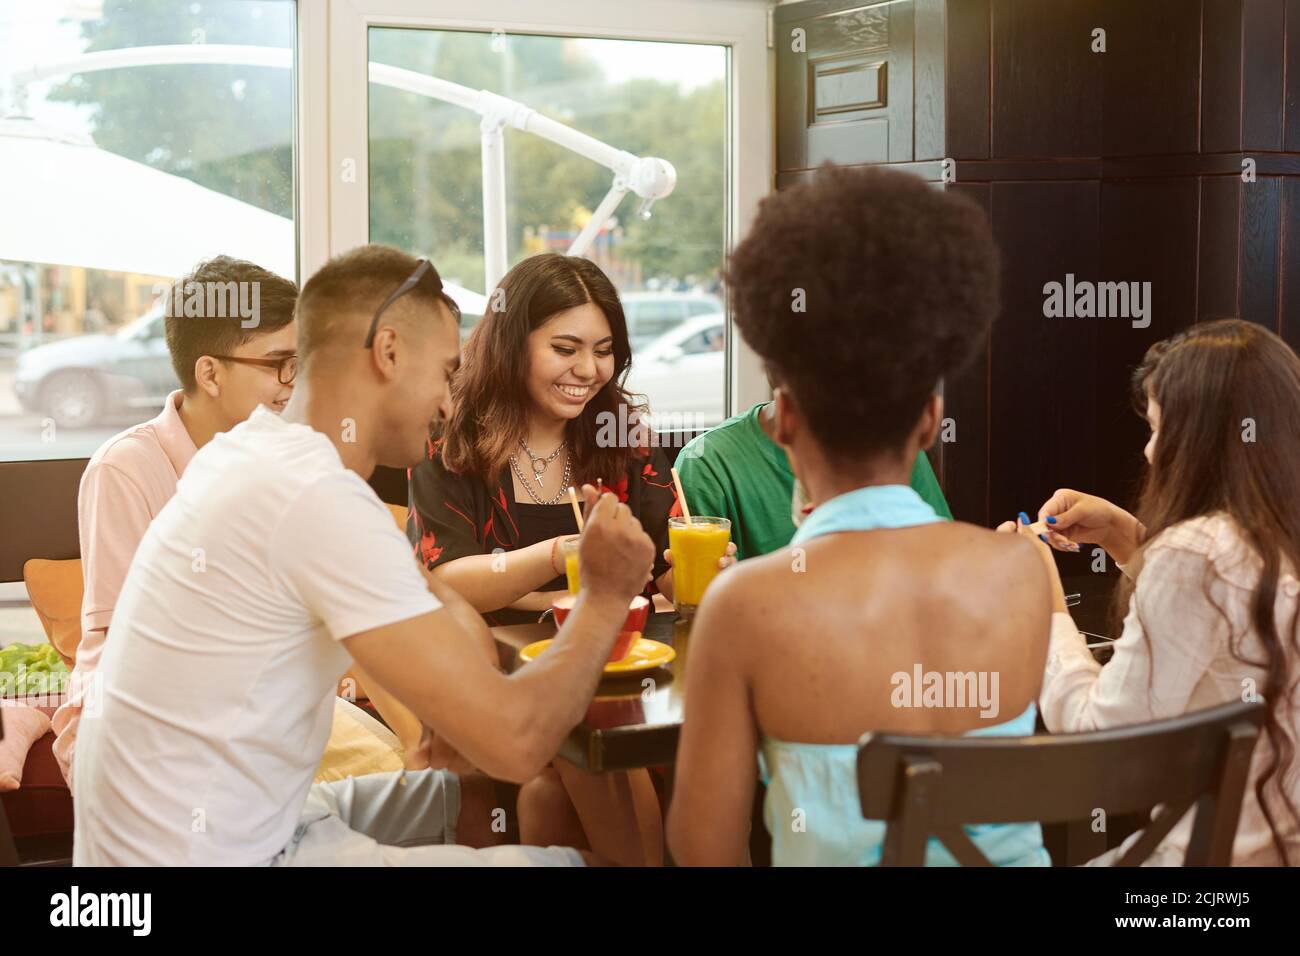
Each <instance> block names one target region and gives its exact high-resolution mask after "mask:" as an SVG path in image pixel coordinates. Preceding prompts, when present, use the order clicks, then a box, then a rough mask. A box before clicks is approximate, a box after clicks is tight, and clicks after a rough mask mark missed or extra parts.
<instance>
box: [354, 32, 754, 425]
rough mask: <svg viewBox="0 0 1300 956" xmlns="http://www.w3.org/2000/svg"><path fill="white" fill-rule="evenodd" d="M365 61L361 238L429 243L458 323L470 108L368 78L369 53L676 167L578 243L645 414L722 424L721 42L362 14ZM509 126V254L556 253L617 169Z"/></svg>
mask: <svg viewBox="0 0 1300 956" xmlns="http://www.w3.org/2000/svg"><path fill="white" fill-rule="evenodd" d="M369 60H370V63H371V64H372V66H371V83H370V94H369V106H368V110H369V114H368V115H369V137H370V142H369V200H370V208H369V223H370V233H369V234H370V238H371V240H372V241H375V242H385V243H389V244H392V245H395V246H398V247H400V248H403V249H406V250H407V251H410V252H412V253H416V254H421V255H430V256H431V257H432V259H433V261H434V263H435V264H436V265H437V266H438V269H439V271H440V272H441V273H442V275H443V277H444V278H445V279H446V280H447V281H448V282H450V283H453V284H454V285H455V286H456V288H455V289H454V290H453V295H454V296H456V297H457V298H458V299H459V300H460V304H461V307H462V311H463V312H464V313H465V321H464V324H465V331H466V332H468V330H469V328H470V327H471V326H472V325H473V323H474V322H476V321H477V319H478V317H479V316H480V315H481V314H482V311H483V308H484V296H485V295H488V294H490V293H491V289H489V288H487V284H488V282H487V276H486V273H487V272H489V271H490V267H489V266H488V265H487V263H486V262H485V254H486V253H485V249H486V247H487V246H489V245H490V244H491V239H490V237H488V236H486V235H485V227H484V211H483V204H484V189H483V176H484V173H483V164H482V161H481V153H482V149H483V146H482V143H481V133H480V121H481V116H480V115H479V114H478V113H476V112H474V111H473V110H472V109H469V108H466V107H465V106H464V105H459V104H456V103H452V102H447V101H445V100H443V99H439V98H437V97H434V96H430V95H422V94H421V93H419V92H412V91H410V90H409V89H403V88H401V87H402V85H401V84H400V83H399V84H397V85H395V84H394V83H393V82H392V77H391V75H388V74H383V73H380V74H377V73H376V71H375V67H374V65H375V64H378V65H380V66H381V67H396V68H399V69H401V70H406V71H410V73H411V74H413V75H422V76H428V77H434V78H436V79H438V80H442V81H447V82H448V83H452V84H457V85H458V86H459V87H463V88H465V89H466V90H469V91H477V90H487V91H489V92H490V93H494V94H497V95H498V96H501V97H505V98H508V99H509V100H512V101H515V102H517V103H519V104H522V105H523V106H524V107H528V108H530V109H533V110H536V111H537V112H538V113H540V114H541V115H542V116H545V117H548V118H550V119H552V120H555V121H557V122H559V123H562V124H564V125H565V126H567V127H570V128H572V129H573V130H576V131H577V132H579V133H582V134H585V135H586V136H589V137H593V138H594V139H595V140H598V141H600V142H601V143H603V144H605V145H607V146H609V147H612V148H613V149H616V150H621V151H624V152H626V153H630V154H633V155H635V156H637V157H657V158H660V159H663V160H667V161H668V162H669V163H671V164H672V167H673V168H674V169H675V171H676V185H675V187H674V189H673V191H672V192H671V194H669V195H668V196H666V197H664V198H662V199H660V200H657V201H656V202H655V203H654V204H653V205H652V206H650V207H649V208H648V209H645V210H644V211H643V206H644V203H643V201H642V200H641V199H640V198H639V197H638V196H637V195H635V194H633V193H629V194H628V195H627V196H626V197H625V198H624V199H623V201H622V203H621V204H620V205H619V206H618V207H617V209H616V211H615V215H614V218H613V219H612V220H610V221H609V222H608V223H605V224H603V225H602V226H601V228H600V230H599V231H598V232H597V233H596V234H595V237H594V238H593V239H592V241H591V243H590V246H589V247H588V248H587V250H586V251H585V253H584V254H585V255H587V256H588V257H589V258H591V259H592V260H594V261H595V262H596V263H597V264H598V265H600V266H601V268H602V269H604V271H605V272H606V273H607V274H608V275H609V277H610V278H611V279H612V280H613V282H614V284H615V286H616V287H617V288H618V289H619V292H620V293H621V294H622V295H623V297H624V300H625V304H626V311H627V317H628V324H629V332H630V334H631V337H632V344H633V357H632V373H631V376H630V378H629V380H628V381H629V385H630V387H631V388H632V389H633V390H634V391H637V392H641V393H644V394H646V395H647V396H648V399H649V404H650V409H651V411H652V413H654V414H655V415H656V416H661V418H660V420H661V421H664V422H665V424H668V425H670V426H671V425H673V424H679V425H680V424H686V425H687V426H688V427H689V426H695V427H699V426H709V425H713V424H716V423H717V422H718V421H721V419H722V418H723V417H724V416H725V410H726V374H727V373H726V368H727V366H726V359H727V356H726V350H725V348H724V347H723V346H724V342H725V339H724V330H725V319H724V315H723V301H722V291H721V283H720V271H721V267H722V262H723V255H724V250H725V248H726V243H727V232H728V230H727V223H728V190H727V156H728V151H727V150H728V142H727V137H728V110H727V97H728V85H727V84H728V70H729V52H728V49H727V48H726V47H725V46H721V45H712V44H704V43H676V42H672V43H669V42H648V41H639V40H613V39H597V38H589V37H576V36H550V35H547V36H542V35H527V34H513V33H510V34H508V33H505V32H503V31H500V30H497V31H492V32H486V31H485V32H462V31H449V30H435V29H407V28H391V27H372V28H371V29H370V30H369ZM407 85H408V86H409V85H416V84H407ZM504 135H505V138H504V152H505V183H504V185H505V188H504V200H505V227H506V228H505V243H504V251H505V262H504V265H505V266H506V267H508V266H510V265H513V264H514V263H516V262H518V261H519V260H520V259H522V258H524V257H526V256H529V255H533V254H536V253H539V252H545V251H555V252H561V253H563V252H567V251H568V250H569V248H570V246H571V244H572V243H573V242H574V240H575V239H576V238H577V237H578V236H579V235H580V234H581V233H582V232H583V230H584V228H586V227H587V226H588V223H589V222H590V221H591V220H592V217H593V213H595V212H596V211H597V209H598V208H599V206H600V204H601V202H602V200H603V199H604V197H605V196H606V194H607V192H608V191H609V190H610V187H611V184H612V181H613V177H614V173H613V172H611V170H610V169H608V168H606V167H605V166H603V165H600V164H599V163H597V162H595V161H593V160H592V159H591V158H588V157H586V156H583V155H580V154H579V153H578V152H574V151H572V150H570V149H567V148H565V147H563V146H560V145H557V144H556V143H554V142H551V141H548V140H547V139H545V138H542V137H540V136H537V135H534V134H533V133H531V132H527V131H521V130H518V129H514V128H512V127H509V126H507V128H506V130H505V134H504ZM705 327H708V328H709V329H712V330H715V331H716V347H711V348H708V349H702V350H698V351H695V352H690V351H688V349H687V346H692V345H694V344H695V343H694V342H693V341H692V340H691V335H690V334H687V333H692V334H698V333H699V332H701V330H703V329H704V328H705ZM684 334H686V335H687V338H685V339H683V338H682V336H683V335H684ZM679 339H680V340H681V341H680V342H679V341H678V340H679ZM711 341H712V340H711ZM664 416H671V418H667V417H664Z"/></svg>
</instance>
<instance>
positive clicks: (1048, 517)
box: [1047, 515, 1056, 524]
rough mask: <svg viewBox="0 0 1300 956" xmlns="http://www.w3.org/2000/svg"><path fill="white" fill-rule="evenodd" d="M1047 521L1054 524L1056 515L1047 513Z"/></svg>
mask: <svg viewBox="0 0 1300 956" xmlns="http://www.w3.org/2000/svg"><path fill="white" fill-rule="evenodd" d="M1047 523H1048V524H1056V516H1055V515H1048V516H1047Z"/></svg>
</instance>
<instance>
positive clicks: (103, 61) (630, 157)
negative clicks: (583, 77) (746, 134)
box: [10, 43, 677, 294]
mask: <svg viewBox="0 0 1300 956" xmlns="http://www.w3.org/2000/svg"><path fill="white" fill-rule="evenodd" d="M181 64H189V65H193V64H222V65H232V66H234V65H237V66H265V67H274V68H277V69H290V68H292V66H293V52H292V51H291V50H285V49H281V48H278V47H267V46H249V45H239V44H221V43H212V44H206V43H194V44H169V45H161V46H141V47H128V48H126V49H121V50H100V51H98V52H95V53H85V54H82V55H81V56H77V57H73V58H71V59H66V60H57V61H51V62H48V63H40V64H36V65H35V66H31V67H29V68H27V69H24V70H20V71H18V72H15V73H13V74H12V75H11V77H10V79H11V81H12V82H13V83H14V84H15V86H16V87H17V88H18V89H19V90H21V89H22V88H23V87H24V86H26V85H27V84H28V83H32V82H37V81H44V80H50V79H53V78H56V77H59V76H66V75H69V74H75V73H94V72H98V71H100V70H118V69H124V68H127V67H140V66H173V65H181ZM369 79H370V81H371V82H372V83H377V84H379V85H380V86H387V87H390V88H392V89H397V90H403V91H405V92H408V93H414V94H416V95H419V96H426V97H429V98H431V99H436V100H441V101H442V102H444V103H450V104H452V105H454V106H460V107H463V108H464V109H468V110H473V111H474V112H476V113H478V114H479V116H481V117H482V120H481V121H480V124H479V127H480V131H481V134H482V147H483V154H482V159H483V244H484V250H483V260H484V279H485V283H486V287H485V291H486V293H487V294H491V291H492V289H493V288H494V287H495V286H496V284H497V282H499V281H500V279H501V277H502V276H503V275H504V274H505V271H506V262H507V250H506V201H505V189H506V183H505V137H504V130H505V127H506V126H510V127H513V128H514V129H518V130H520V131H522V132H525V133H532V134H533V135H535V136H540V137H542V138H543V139H545V140H549V141H550V142H552V143H555V144H556V145H557V146H560V147H562V148H564V149H567V150H569V151H571V152H574V153H577V154H578V155H579V156H582V157H584V158H586V159H590V160H591V161H593V162H596V163H599V164H600V165H602V166H604V167H606V168H608V169H610V170H612V171H613V173H614V181H613V185H612V186H611V188H610V190H609V192H608V193H606V195H605V198H604V199H603V200H602V201H601V203H600V205H598V206H597V207H596V210H595V212H594V213H593V214H592V217H591V220H590V221H589V222H588V223H587V225H586V226H585V227H584V228H583V230H582V231H581V232H580V233H579V234H578V236H577V238H575V239H574V240H573V243H572V244H571V245H570V246H569V250H568V252H569V255H572V256H580V255H582V254H583V253H585V252H586V251H587V249H588V248H589V247H590V245H591V243H592V242H593V241H594V240H595V237H596V236H597V234H598V233H599V232H600V230H601V229H602V228H603V227H604V226H605V224H606V223H608V222H609V220H610V219H611V218H612V217H613V215H614V211H615V210H616V209H617V208H618V205H619V203H620V202H621V201H622V200H623V197H624V196H625V195H627V193H628V192H629V191H630V192H633V193H635V194H636V195H637V196H639V197H640V198H641V200H642V201H641V205H640V207H639V208H638V210H637V213H638V215H640V216H641V217H642V218H645V219H648V218H650V207H651V206H652V205H653V204H654V203H655V202H656V201H657V200H660V199H663V198H664V197H665V196H668V195H670V194H671V193H672V191H673V188H674V187H675V186H676V184H677V171H676V170H675V169H674V168H673V164H672V163H670V162H668V160H666V159H660V158H658V157H654V156H636V155H634V154H632V153H629V152H627V151H626V150H621V149H617V148H615V147H613V146H610V145H609V144H608V143H604V142H601V141H600V140H598V139H596V138H595V137H592V136H588V135H587V134H586V133H581V132H579V131H577V130H575V129H573V128H572V127H569V126H565V125H564V124H563V123H559V122H556V121H555V120H553V119H550V118H549V117H546V116H543V115H541V114H540V113H538V112H537V111H536V110H534V109H532V108H530V107H528V106H525V105H524V104H522V103H520V102H518V101H516V100H512V99H509V98H507V97H504V96H500V95H498V94H496V93H491V92H489V91H487V90H473V89H470V88H469V87H467V86H461V85H460V84H459V83H451V82H448V81H447V80H441V79H438V78H437V77H433V76H426V75H425V74H423V73H416V72H415V71H413V70H404V69H401V68H400V67H395V66H388V65H386V64H383V63H371V64H370V65H369ZM17 95H18V97H19V100H20V101H21V97H22V94H21V92H20V93H18V94H17Z"/></svg>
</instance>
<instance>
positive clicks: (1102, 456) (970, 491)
mask: <svg viewBox="0 0 1300 956" xmlns="http://www.w3.org/2000/svg"><path fill="white" fill-rule="evenodd" d="M850 7H853V8H856V12H854V13H852V14H848V13H842V14H841V16H844V17H850V16H851V17H856V18H859V19H857V20H852V19H850V20H848V21H846V24H848V25H846V26H844V27H835V26H827V25H826V24H828V23H834V21H836V19H837V15H836V10H837V9H838V10H840V11H845V10H847V9H848V8H850ZM876 9H877V8H876V7H874V6H873V7H869V8H868V10H876ZM865 15H866V11H864V10H862V9H861V4H855V3H851V2H843V3H841V4H840V5H839V6H838V7H837V6H836V4H835V3H833V2H831V0H816V2H815V3H802V4H800V3H795V4H789V5H786V6H783V7H781V8H779V9H778V12H777V17H778V20H780V21H782V22H784V21H790V22H795V21H798V22H804V21H807V20H809V19H810V18H814V17H815V18H819V22H821V23H822V24H823V25H822V27H820V29H821V30H823V35H827V36H831V35H848V34H849V33H851V32H852V29H854V28H858V29H860V28H861V25H862V22H863V21H862V20H861V18H862V17H863V16H865ZM903 23H907V24H909V25H910V33H909V34H908V35H907V37H906V38H905V37H904V34H903V32H902V26H901V25H902V24H903ZM852 24H856V25H857V26H856V27H853V26H852ZM1098 27H1100V28H1102V29H1104V30H1105V31H1106V52H1104V53H1094V52H1093V51H1092V49H1091V44H1092V39H1093V38H1092V31H1093V30H1094V29H1095V28H1098ZM778 32H779V31H778ZM941 35H942V37H943V40H942V44H941V43H940V40H939V37H940V36H941ZM888 43H889V51H890V57H891V58H899V59H904V58H907V57H910V58H911V62H912V71H911V72H912V75H913V76H914V77H915V89H914V90H913V95H912V97H911V103H912V108H913V113H912V123H913V125H912V131H913V132H912V135H913V141H914V149H913V152H912V153H911V157H910V158H911V159H912V161H911V162H907V161H903V160H900V159H898V158H897V155H898V154H897V153H896V147H897V145H898V144H897V142H896V139H895V136H894V134H895V132H896V131H897V130H898V129H900V128H901V125H902V120H901V119H900V118H899V117H897V115H896V113H894V112H893V110H895V109H896V108H898V106H899V103H900V101H899V98H898V97H899V90H898V88H897V86H896V85H895V82H894V80H895V71H894V66H893V62H894V61H893V60H892V59H891V61H890V66H889V68H888V72H889V81H888V82H889V93H888V98H889V109H890V110H891V112H890V113H889V118H888V133H889V140H888V145H887V146H886V147H884V148H885V149H886V151H887V152H888V155H889V158H890V161H891V166H893V167H894V168H898V169H905V170H908V171H910V172H913V173H916V174H918V175H922V176H925V177H926V178H928V179H932V180H933V179H938V178H939V175H940V169H941V167H940V164H939V163H938V162H937V161H938V160H940V159H942V158H944V157H951V158H954V159H956V160H957V167H956V183H955V184H953V185H952V186H950V187H949V188H953V189H955V190H957V191H959V192H962V193H964V194H965V195H968V196H970V197H972V198H973V199H975V200H976V201H977V202H979V203H980V204H981V205H982V206H983V207H984V208H985V209H986V210H987V211H988V213H989V217H990V219H991V221H992V224H993V229H994V233H995V235H996V236H997V238H998V241H999V243H1000V245H1001V247H1002V255H1003V262H1004V274H1003V309H1002V313H1001V315H1000V316H999V319H998V321H997V323H996V325H995V329H994V332H993V335H992V338H991V340H990V343H989V345H988V349H987V351H986V353H985V354H984V355H983V356H981V359H980V360H979V361H977V362H975V363H974V364H973V365H972V366H971V367H970V368H968V369H966V370H964V371H963V372H962V373H961V374H960V375H956V376H953V377H952V379H951V380H950V381H948V382H946V383H945V402H946V406H947V408H948V413H949V415H951V416H952V417H953V418H954V419H955V420H956V421H957V426H958V441H957V442H956V443H954V444H950V445H940V446H939V447H937V448H936V449H935V450H934V453H935V454H936V456H937V458H938V461H939V469H940V476H941V480H942V482H943V485H944V489H945V493H946V494H947V495H948V497H949V500H950V503H951V504H952V506H953V511H954V513H955V514H957V515H958V517H962V518H966V519H968V520H972V521H977V522H980V523H985V524H990V523H993V522H996V521H999V520H1003V519H1005V518H1006V517H1008V515H1009V513H1014V512H1015V511H1017V510H1020V509H1026V510H1028V509H1030V508H1032V507H1034V506H1036V504H1037V503H1038V502H1041V500H1042V498H1043V497H1044V496H1046V495H1047V494H1048V493H1050V492H1051V491H1052V490H1054V489H1055V488H1056V487H1058V486H1059V485H1062V484H1070V485H1074V486H1076V487H1078V486H1088V487H1091V488H1094V489H1096V490H1097V491H1098V492H1099V493H1102V494H1105V495H1108V496H1113V497H1115V498H1117V499H1119V500H1121V501H1124V502H1131V501H1132V495H1133V492H1134V490H1135V484H1136V480H1137V478H1138V476H1139V474H1140V471H1141V465H1142V458H1141V453H1142V447H1143V445H1144V444H1145V442H1146V437H1147V430H1146V427H1145V425H1144V423H1143V422H1142V420H1141V419H1140V418H1139V417H1138V416H1137V415H1135V414H1134V413H1133V411H1132V409H1131V406H1130V403H1129V394H1128V389H1129V384H1128V379H1129V376H1130V374H1131V371H1132V368H1133V366H1134V365H1136V364H1137V363H1138V362H1139V361H1140V360H1141V358H1142V355H1143V354H1144V353H1145V351H1146V349H1147V348H1148V347H1149V346H1150V344H1151V343H1153V342H1155V341H1157V340H1159V339H1162V338H1165V337H1167V336H1169V335H1172V334H1174V333H1175V332H1177V331H1178V330H1180V329H1182V328H1185V327H1186V326H1187V325H1189V324H1191V323H1192V322H1195V321H1198V320H1200V321H1203V320H1206V319H1212V318H1219V317H1223V316H1234V315H1239V316H1242V317H1244V318H1247V319H1251V320H1253V321H1256V322H1260V323H1262V324H1264V325H1267V326H1269V327H1271V328H1276V329H1279V330H1281V332H1282V334H1283V335H1284V336H1285V337H1286V338H1287V339H1288V341H1290V342H1291V343H1292V345H1297V344H1300V0H1050V2H1046V0H943V2H938V0H915V2H912V3H895V4H891V5H890V12H889V37H888ZM909 44H910V49H905V47H908V46H909ZM941 45H942V71H941V75H940V74H939V73H938V71H937V68H936V63H937V62H938V59H939V56H938V51H939V49H940V46H941ZM778 52H779V51H778ZM778 58H779V57H778ZM786 75H787V72H786V71H781V72H779V74H778V76H779V79H778V83H780V82H781V80H780V77H785V76H786ZM791 75H793V74H791ZM778 96H779V103H780V104H781V105H780V106H779V109H784V108H785V104H786V102H787V100H786V98H785V97H784V95H783V94H782V93H781V91H780V90H779V89H778ZM940 111H941V112H942V116H943V120H942V124H941V125H942V142H938V141H937V139H938V135H937V133H936V127H937V126H938V125H939V124H937V123H936V122H935V116H936V114H937V113H939V112H940ZM778 121H779V123H780V124H781V127H782V128H783V129H789V130H793V129H794V127H793V126H791V125H789V124H787V122H786V118H785V117H784V116H780V115H779V116H778ZM802 121H803V120H801V122H802ZM864 144H865V138H864V136H861V135H860V136H859V137H858V140H857V141H856V143H855V145H854V148H855V149H857V150H858V152H856V153H854V152H852V151H851V150H845V151H843V152H838V151H837V150H832V152H833V153H835V155H832V156H831V159H832V160H833V161H835V162H841V163H858V162H862V161H863V160H861V159H860V158H856V157H860V156H861V155H862V150H863V149H864ZM880 149H881V146H880V145H879V144H877V147H876V153H877V154H878V153H879V152H880ZM918 160H928V161H929V162H919V161H918ZM1246 160H1250V161H1251V162H1253V164H1254V166H1255V179H1254V181H1253V182H1244V181H1243V179H1242V166H1243V162H1244V161H1246ZM808 175H811V174H810V173H809V172H807V171H806V167H804V168H802V169H801V168H795V167H792V166H783V167H782V169H781V171H780V172H779V173H778V177H777V183H778V187H784V186H786V185H789V184H790V183H792V182H795V181H798V180H800V179H802V178H805V177H806V176H808ZM1067 273H1069V274H1073V275H1074V276H1075V277H1076V279H1093V280H1098V281H1107V282H1139V283H1142V282H1149V283H1151V285H1150V290H1151V301H1150V309H1151V322H1150V325H1149V326H1148V327H1146V328H1135V327H1133V325H1132V322H1131V319H1128V320H1126V319H1122V318H1119V319H1117V318H1092V319H1055V320H1049V319H1047V318H1045V317H1044V316H1043V314H1042V312H1043V309H1042V306H1043V290H1042V287H1043V284H1044V283H1045V282H1047V281H1063V279H1064V277H1065V275H1066V274H1067Z"/></svg>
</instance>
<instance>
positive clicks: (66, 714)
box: [52, 390, 197, 787]
mask: <svg viewBox="0 0 1300 956" xmlns="http://www.w3.org/2000/svg"><path fill="white" fill-rule="evenodd" d="M181 394H182V393H181V392H180V390H177V391H175V392H172V393H171V394H170V395H168V396H167V401H166V402H165V403H164V405H163V410H162V412H161V413H159V415H158V417H157V418H153V419H150V420H149V421H147V422H142V423H141V424H139V425H133V426H132V427H130V428H128V429H127V430H126V431H124V432H122V433H121V434H118V435H114V436H113V437H112V438H110V439H109V440H108V441H106V442H104V444H102V445H101V446H100V447H99V450H98V451H96V452H95V454H94V455H93V456H92V457H91V459H90V463H89V464H88V465H87V466H86V471H85V473H84V474H83V475H82V476H81V487H80V490H79V491H78V492H77V526H78V534H79V537H80V539H81V573H82V580H83V583H84V585H85V594H84V596H83V597H82V601H81V644H80V646H79V647H78V648H77V661H76V665H75V666H74V667H73V670H72V678H71V681H70V682H69V685H68V695H67V698H66V700H65V702H64V704H63V706H61V707H60V708H59V709H58V710H57V711H55V713H54V720H53V722H52V723H53V729H54V733H55V734H56V735H57V739H56V740H55V742H54V756H55V758H56V759H57V760H58V762H59V769H61V770H62V771H63V777H64V779H65V780H67V781H68V786H69V787H71V786H72V754H73V750H74V748H75V746H76V742H77V727H78V724H79V723H80V721H81V711H82V708H83V706H94V698H93V695H92V694H93V687H92V680H93V677H94V674H95V671H96V669H97V667H98V666H99V658H100V654H101V652H102V651H103V649H104V641H105V639H106V638H107V636H108V628H109V625H110V624H111V623H112V620H113V608H114V606H115V605H116V604H117V596H118V593H119V592H120V591H121V590H122V582H123V581H124V580H125V579H126V570H127V568H128V567H130V565H131V558H132V557H133V556H134V555H135V550H136V548H137V547H138V546H139V544H140V539H141V538H143V537H144V533H145V531H146V530H147V529H148V527H149V522H151V521H152V520H153V519H154V517H155V516H156V515H157V514H158V512H159V511H161V510H162V508H163V505H165V504H167V502H168V501H170V500H171V499H172V496H173V495H175V494H176V483H177V482H178V481H179V480H180V477H181V474H182V473H183V472H184V471H185V466H186V465H188V464H189V463H190V459H191V458H193V457H194V453H195V451H196V450H197V449H195V447H194V441H193V440H192V439H191V438H190V435H189V432H188V431H186V429H185V423H184V422H182V421H181V416H180V404H181Z"/></svg>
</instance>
